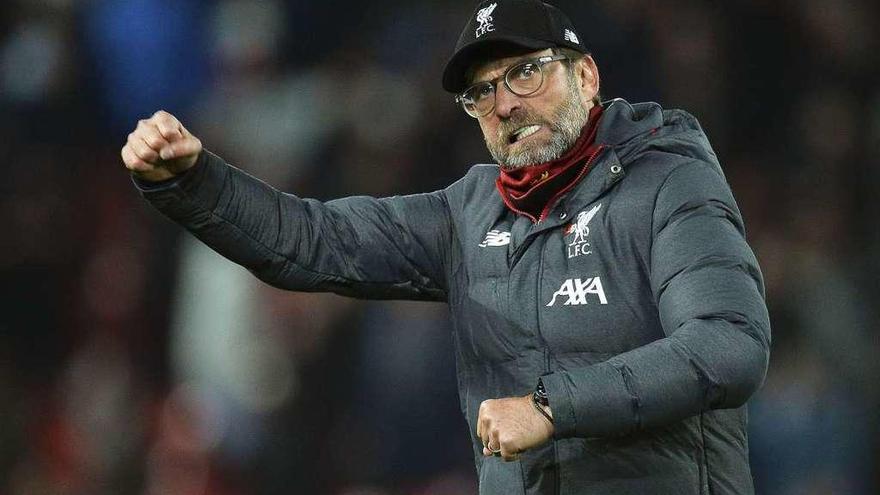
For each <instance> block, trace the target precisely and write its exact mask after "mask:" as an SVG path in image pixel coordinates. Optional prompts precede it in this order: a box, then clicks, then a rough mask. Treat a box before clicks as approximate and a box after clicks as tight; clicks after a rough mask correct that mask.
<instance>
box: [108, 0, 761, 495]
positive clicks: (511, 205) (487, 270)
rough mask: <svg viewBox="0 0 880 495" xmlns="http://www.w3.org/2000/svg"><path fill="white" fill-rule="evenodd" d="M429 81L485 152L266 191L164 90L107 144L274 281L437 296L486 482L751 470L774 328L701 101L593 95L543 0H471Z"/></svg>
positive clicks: (227, 248) (744, 479) (583, 61)
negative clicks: (352, 181)
mask: <svg viewBox="0 0 880 495" xmlns="http://www.w3.org/2000/svg"><path fill="white" fill-rule="evenodd" d="M443 85H444V88H445V89H447V90H449V91H451V92H453V93H455V94H456V95H457V97H456V100H457V101H458V102H459V103H460V104H461V105H462V107H463V108H464V110H465V111H466V112H467V113H468V114H469V115H471V116H472V117H475V118H476V119H477V122H478V123H479V125H480V128H481V129H482V132H483V136H484V137H485V140H486V144H487V146H488V148H489V150H490V152H491V153H492V155H493V157H494V158H495V159H496V160H497V161H498V163H499V164H500V166H496V165H492V166H475V167H473V168H472V169H471V170H470V171H469V172H468V173H467V174H466V176H465V177H463V178H462V179H461V180H459V181H458V182H456V183H455V184H453V185H451V186H449V187H448V188H446V189H444V190H441V191H436V192H433V193H428V194H418V195H412V196H405V197H393V198H383V199H374V198H367V197H352V198H344V199H340V200H335V201H330V202H327V203H321V202H318V201H314V200H308V199H300V198H298V197H295V196H291V195H285V194H281V193H279V192H278V191H276V190H274V189H272V188H271V187H270V186H268V185H266V184H264V183H262V182H260V181H258V180H256V179H254V178H252V177H250V176H248V175H246V174H244V173H243V172H241V171H239V170H237V169H235V168H233V167H231V166H229V165H227V164H226V163H225V162H223V160H221V159H220V158H218V157H216V156H214V155H212V154H210V153H209V152H207V151H203V150H202V146H201V143H200V142H199V140H198V139H197V138H195V137H194V136H192V135H191V134H190V133H189V132H188V131H187V130H186V128H184V127H183V126H182V125H181V124H180V122H178V121H177V120H176V119H175V118H174V117H173V116H171V115H169V114H167V113H165V112H158V113H157V114H155V115H154V116H153V117H152V118H150V119H148V120H145V121H141V122H140V123H139V124H138V127H137V129H136V130H135V131H134V132H133V133H132V134H131V135H130V136H129V140H128V143H127V144H126V145H125V147H124V148H123V149H122V157H123V160H124V162H125V164H126V167H127V168H128V169H129V170H131V171H132V173H133V174H134V176H135V182H136V184H137V185H138V187H139V188H140V189H141V191H142V193H143V195H144V196H145V197H146V198H147V199H148V200H149V201H150V202H151V203H152V204H153V205H154V206H156V208H158V209H159V210H160V211H161V212H163V213H164V214H165V215H167V216H169V217H170V218H172V219H173V220H175V221H176V222H178V223H180V224H182V225H183V226H185V227H186V228H187V229H189V230H190V231H191V232H193V233H194V234H195V235H196V236H198V237H199V238H200V239H202V240H203V241H205V242H206V243H208V244H209V245H210V246H211V247H213V248H214V249H216V250H217V251H218V252H220V253H221V254H223V255H225V256H226V257H228V258H230V259H231V260H233V261H235V262H237V263H240V264H242V265H244V266H246V267H248V268H249V269H250V270H251V271H253V272H254V273H255V274H256V275H257V276H258V277H260V278H261V279H263V280H265V281H267V282H269V283H271V284H274V285H276V286H278V287H282V288H286V289H291V290H304V291H332V292H336V293H339V294H345V295H350V296H354V297H362V298H402V299H425V300H436V301H445V302H447V303H448V304H449V306H450V310H451V313H452V320H453V324H454V332H453V341H454V345H455V350H456V358H457V364H458V376H459V388H460V389H459V392H460V396H461V407H462V411H463V413H464V415H465V417H466V419H467V421H468V424H469V425H470V427H471V428H470V429H471V435H472V439H473V446H474V453H475V457H476V464H477V471H478V474H479V480H480V493H487V494H488V493H504V494H507V493H529V494H532V493H541V494H543V493H548V494H551V493H553V494H555V493H561V494H575V493H590V494H675V495H681V494H709V493H712V494H716V495H717V494H744V493H752V491H753V488H752V480H751V475H750V472H749V466H748V453H747V440H746V410H745V407H744V403H745V402H746V401H747V399H748V398H749V397H750V396H751V395H752V393H754V391H755V390H756V389H757V388H758V387H759V386H760V384H761V383H762V381H763V378H764V375H765V372H766V368H767V363H768V355H769V339H770V328H769V322H768V316H767V312H766V307H765V304H764V301H763V282H762V279H761V275H760V271H759V269H758V265H757V262H756V260H755V258H754V256H753V254H752V252H751V250H750V249H749V247H748V245H747V244H746V241H745V238H744V229H743V224H742V219H741V216H740V213H739V210H738V209H737V207H736V204H735V201H734V199H733V197H732V195H731V192H730V190H729V187H728V186H727V183H726V181H725V179H724V176H723V174H722V172H721V168H720V166H719V164H718V160H717V158H716V156H715V154H714V152H713V151H712V149H711V147H710V145H709V143H708V141H707V139H706V136H705V134H704V133H703V131H702V130H701V129H700V126H699V124H698V123H697V122H696V120H695V119H694V118H693V117H691V116H690V115H688V114H687V113H685V112H682V111H663V110H662V109H661V108H660V107H659V106H658V105H656V104H652V103H645V104H637V105H630V104H629V103H627V102H625V101H623V100H613V101H610V102H606V103H605V104H604V105H603V104H599V99H598V93H599V71H598V69H597V67H596V64H595V62H594V61H593V59H592V57H590V56H589V55H588V54H587V51H586V49H585V48H584V47H583V45H582V40H581V37H580V35H579V34H578V31H576V29H575V28H574V26H573V25H572V24H571V22H570V21H569V20H568V18H567V17H566V16H565V15H564V14H563V13H562V12H561V11H559V10H558V9H556V8H554V7H552V6H549V5H547V4H544V3H541V2H540V1H536V0H497V1H492V2H483V3H482V4H480V6H479V7H478V8H477V9H476V11H475V12H474V13H473V15H472V16H471V17H470V20H469V22H468V24H467V25H466V26H465V29H464V32H463V33H462V35H461V38H460V39H459V42H458V45H457V47H456V51H455V54H454V55H453V57H452V58H451V60H450V61H449V63H448V64H447V67H446V70H445V72H444V77H443ZM352 246H356V247H357V249H351V247H352Z"/></svg>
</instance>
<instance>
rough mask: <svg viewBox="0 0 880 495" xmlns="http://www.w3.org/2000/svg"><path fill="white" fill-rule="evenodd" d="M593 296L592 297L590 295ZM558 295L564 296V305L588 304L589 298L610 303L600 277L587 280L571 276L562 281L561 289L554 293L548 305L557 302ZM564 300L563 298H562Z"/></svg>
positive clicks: (600, 302)
mask: <svg viewBox="0 0 880 495" xmlns="http://www.w3.org/2000/svg"><path fill="white" fill-rule="evenodd" d="M588 296H592V297H588ZM557 297H564V298H565V301H564V302H563V303H562V305H563V306H579V305H581V304H588V300H592V301H593V302H595V301H597V300H598V301H599V304H608V298H606V297H605V289H603V288H602V280H601V279H600V278H599V277H593V278H588V279H586V280H583V279H580V278H570V279H568V280H566V281H565V282H562V286H561V287H559V290H557V291H556V292H554V293H553V299H550V302H549V303H547V306H553V305H554V304H556V298H557ZM560 301H562V299H560Z"/></svg>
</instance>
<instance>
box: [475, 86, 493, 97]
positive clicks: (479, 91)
mask: <svg viewBox="0 0 880 495" xmlns="http://www.w3.org/2000/svg"><path fill="white" fill-rule="evenodd" d="M494 92H495V86H494V85H492V84H490V83H486V84H481V85H479V86H477V87H476V88H474V101H480V100H482V99H485V98H488V97H490V96H492V93H494Z"/></svg>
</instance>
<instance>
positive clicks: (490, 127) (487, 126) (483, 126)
mask: <svg viewBox="0 0 880 495" xmlns="http://www.w3.org/2000/svg"><path fill="white" fill-rule="evenodd" d="M480 130H481V131H483V137H484V138H485V139H486V140H487V141H494V140H495V139H496V136H497V135H498V132H497V130H498V125H497V124H494V123H492V122H487V121H485V120H481V121H480Z"/></svg>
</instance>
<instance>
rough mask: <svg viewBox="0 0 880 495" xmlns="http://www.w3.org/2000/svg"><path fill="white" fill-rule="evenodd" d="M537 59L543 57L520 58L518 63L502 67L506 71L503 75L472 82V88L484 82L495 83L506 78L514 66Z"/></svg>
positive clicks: (503, 71) (502, 72)
mask: <svg viewBox="0 0 880 495" xmlns="http://www.w3.org/2000/svg"><path fill="white" fill-rule="evenodd" d="M536 58H541V55H538V56H536V57H523V58H520V59H519V60H516V61H514V62H511V63H509V64H507V65H504V66H502V67H501V68H502V69H504V70H502V71H501V74H498V75H497V76H495V77H493V78H490V79H484V80H472V81H471V86H473V85H474V84H480V83H484V82H489V81H494V80H495V79H498V78H499V77H502V76H504V74H505V73H506V72H507V71H508V70H510V68H511V67H513V66H515V65H519V64H521V63H523V62H527V61H529V60H535V59H536Z"/></svg>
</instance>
